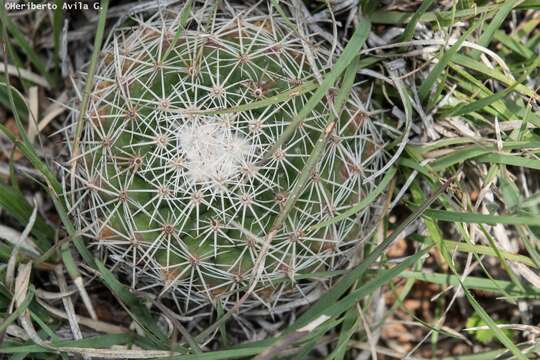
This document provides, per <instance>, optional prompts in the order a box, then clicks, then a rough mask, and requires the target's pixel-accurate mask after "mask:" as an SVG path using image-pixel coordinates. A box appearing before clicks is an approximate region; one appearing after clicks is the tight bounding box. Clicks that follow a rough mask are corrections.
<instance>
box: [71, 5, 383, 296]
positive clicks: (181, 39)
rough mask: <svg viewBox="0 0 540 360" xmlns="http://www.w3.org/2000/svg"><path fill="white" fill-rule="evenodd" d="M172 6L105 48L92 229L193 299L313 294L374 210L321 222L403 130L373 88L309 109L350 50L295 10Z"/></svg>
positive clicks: (113, 262) (150, 279)
mask: <svg viewBox="0 0 540 360" xmlns="http://www.w3.org/2000/svg"><path fill="white" fill-rule="evenodd" d="M167 14H168V12H167V11H164V12H163V13H160V14H159V16H158V15H156V16H154V17H153V18H151V19H149V20H145V21H142V20H141V19H133V20H132V25H129V26H125V27H119V28H117V29H116V30H115V31H114V33H113V34H112V36H111V37H110V39H109V40H108V42H107V43H106V45H105V47H104V49H103V51H102V56H101V59H100V62H99V64H98V67H97V72H96V76H95V85H94V88H93V91H92V94H91V97H90V102H89V106H88V110H87V113H86V114H85V116H84V118H83V120H84V122H83V124H82V126H83V127H82V133H81V136H80V137H79V138H78V139H76V140H77V141H76V142H77V143H78V152H77V153H76V154H73V153H72V162H73V161H75V160H76V164H77V166H76V168H75V171H73V172H71V174H72V177H71V180H70V181H66V182H67V183H69V182H71V183H72V184H75V186H74V188H73V189H71V191H70V192H69V193H68V196H67V197H68V198H69V199H71V211H72V213H74V214H75V215H76V219H77V222H78V226H79V228H80V230H81V232H82V233H83V234H84V235H85V236H86V237H87V238H88V239H89V241H90V243H91V244H92V247H93V248H94V249H95V250H96V251H98V253H99V254H100V256H101V258H102V259H104V260H105V261H106V263H107V264H108V266H109V268H111V269H113V270H118V271H119V272H120V273H123V274H124V275H126V276H127V277H128V279H129V282H130V285H131V286H132V287H133V288H134V289H137V290H141V291H150V289H154V291H155V293H156V294H159V295H162V296H166V297H168V298H173V299H174V300H176V301H177V303H178V304H179V306H182V307H184V306H186V307H189V305H190V304H205V303H208V302H211V303H214V304H216V303H217V302H221V304H222V305H224V306H225V307H231V306H233V305H234V304H236V303H238V301H239V299H241V298H242V297H243V296H245V298H244V299H242V304H244V306H246V305H249V304H252V305H256V304H260V303H262V304H265V305H267V306H269V307H272V306H276V305H277V304H281V303H284V302H288V301H291V300H294V299H298V298H301V297H303V296H305V295H306V294H307V293H308V292H309V291H311V290H312V289H314V288H315V287H316V286H317V285H316V282H315V280H314V279H313V278H309V277H306V276H305V275H309V274H311V273H314V272H328V271H333V270H335V269H338V268H343V267H344V266H346V264H347V262H348V260H349V258H350V256H349V255H350V253H351V249H353V248H354V245H356V244H357V243H358V239H361V238H362V235H363V234H365V231H366V229H365V226H366V224H368V223H369V220H370V218H371V214H372V213H373V209H370V208H367V209H364V210H363V211H361V212H360V213H359V214H358V215H357V216H355V217H349V218H346V219H344V220H341V221H338V222H336V223H334V224H331V225H328V226H325V227H323V228H319V229H313V225H316V224H320V223H321V222H323V221H325V220H328V219H331V218H333V217H335V216H336V215H337V214H339V213H341V212H343V211H344V210H346V209H348V208H349V207H351V206H352V205H353V204H355V203H357V202H358V201H359V200H360V199H362V198H364V197H365V196H366V195H367V194H369V192H370V191H371V190H372V189H373V188H374V186H375V185H376V180H377V179H378V177H376V176H373V175H374V174H376V173H377V171H378V170H380V169H381V167H382V166H383V165H384V163H385V160H387V158H388V157H389V156H388V154H387V153H386V150H385V141H384V138H383V135H384V134H385V133H386V132H387V131H388V129H389V127H388V125H385V124H383V123H382V119H381V118H379V116H380V114H378V115H370V114H374V113H377V111H374V110H373V105H372V104H370V100H369V98H370V96H369V93H370V92H369V88H368V89H362V88H361V87H360V86H355V87H353V89H352V91H351V92H350V94H349V95H348V97H347V98H346V101H345V103H344V105H343V106H342V109H341V111H340V110H339V109H336V108H335V107H334V106H333V105H329V104H330V103H329V101H332V97H333V96H334V97H335V94H336V93H339V89H331V90H330V92H329V94H328V95H327V96H326V98H324V99H323V101H321V102H320V104H318V105H316V106H315V107H314V108H313V109H312V110H311V111H309V112H307V113H302V111H303V109H305V107H306V104H308V100H309V99H310V96H311V95H312V94H313V92H314V91H315V90H316V88H317V86H318V84H319V82H318V81H319V79H318V78H317V77H318V76H320V77H324V75H325V74H327V73H328V72H329V71H330V70H331V68H332V64H333V61H334V57H335V55H334V54H332V53H331V52H330V51H329V50H328V48H330V47H326V46H325V45H324V44H323V43H320V44H318V43H317V41H318V39H317V38H316V37H315V36H300V35H299V32H298V31H296V30H294V29H291V27H290V25H291V24H290V22H288V21H286V19H283V18H281V17H279V16H277V15H275V14H268V13H265V12H262V11H261V10H260V9H257V10H255V9H244V8H234V7H231V6H227V7H225V8H224V9H218V10H216V11H207V12H205V11H203V10H198V11H197V12H193V13H192V14H191V15H190V17H189V19H188V21H187V24H186V27H185V30H181V31H180V32H179V31H178V24H179V16H178V14H175V15H176V16H173V17H171V16H168V15H167ZM194 14H198V15H194ZM177 34H179V36H177ZM317 74H318V75H317ZM361 99H363V100H361ZM330 116H334V119H335V122H334V123H333V125H334V126H333V127H328V123H329V122H328V119H329V117H330ZM72 118H73V119H76V118H77V116H76V112H74V115H73V116H72ZM299 118H300V119H301V121H300V122H298V123H297V124H298V126H296V127H294V126H293V125H291V124H294V123H296V122H295V120H298V119H299ZM76 127H77V123H76V121H75V120H73V122H72V124H71V126H69V127H68V130H69V132H70V136H73V134H75V133H76V132H75V129H76ZM287 129H289V130H287ZM290 129H293V130H294V131H293V132H291V133H288V131H290ZM321 135H322V136H321ZM319 138H321V139H322V140H324V144H323V146H322V147H320V145H317V144H318V141H319V140H318V139H319ZM315 151H317V152H318V155H313V153H314V152H315ZM316 156H318V158H317V162H316V163H314V166H311V164H310V163H309V159H310V158H311V159H315V158H316ZM379 172H380V171H379ZM302 174H304V175H306V174H307V176H308V181H307V182H306V183H305V185H304V186H300V185H302V184H299V179H300V177H301V175H302ZM291 194H295V195H297V196H295V197H294V198H291V197H292V196H291ZM246 294H247V295H246Z"/></svg>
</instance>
